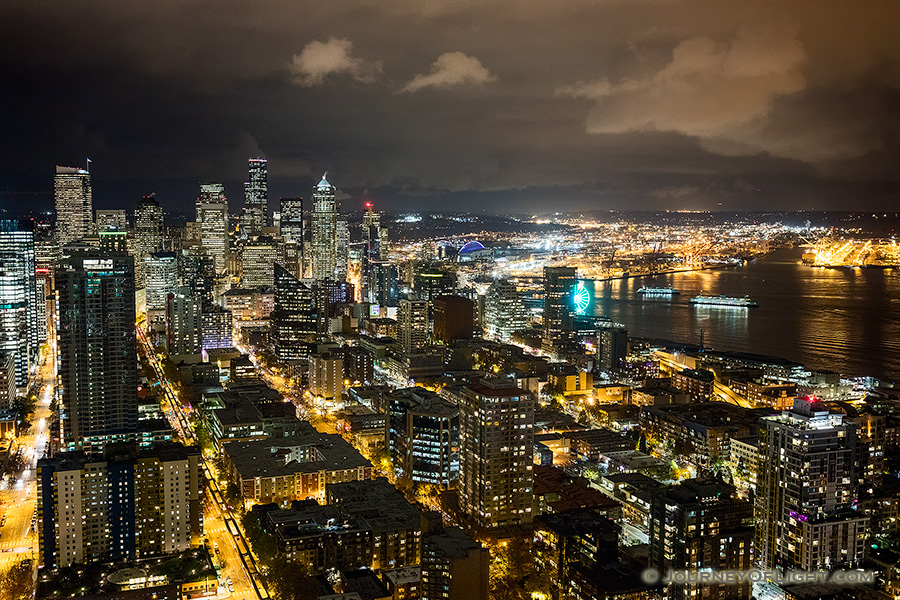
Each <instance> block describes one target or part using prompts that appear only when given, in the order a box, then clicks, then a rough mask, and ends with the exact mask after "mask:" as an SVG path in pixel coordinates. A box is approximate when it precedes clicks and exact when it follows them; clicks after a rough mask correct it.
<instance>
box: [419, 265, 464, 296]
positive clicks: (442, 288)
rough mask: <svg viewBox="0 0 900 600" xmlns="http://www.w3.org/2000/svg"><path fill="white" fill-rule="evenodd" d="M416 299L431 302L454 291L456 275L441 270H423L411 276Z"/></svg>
mask: <svg viewBox="0 0 900 600" xmlns="http://www.w3.org/2000/svg"><path fill="white" fill-rule="evenodd" d="M413 289H414V290H415V293H416V298H419V299H420V300H428V301H431V300H432V299H434V298H435V297H436V296H446V295H449V294H453V293H454V292H455V291H456V274H454V273H450V272H447V271H443V270H441V269H423V270H421V271H419V272H418V273H416V274H415V275H413Z"/></svg>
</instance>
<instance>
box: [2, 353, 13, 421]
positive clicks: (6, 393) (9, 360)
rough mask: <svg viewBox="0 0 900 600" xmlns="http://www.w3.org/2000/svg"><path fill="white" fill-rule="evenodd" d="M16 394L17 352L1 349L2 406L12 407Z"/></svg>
mask: <svg viewBox="0 0 900 600" xmlns="http://www.w3.org/2000/svg"><path fill="white" fill-rule="evenodd" d="M16 395H17V394H16V353H15V352H9V351H6V350H0V407H3V408H12V405H13V401H14V400H15V399H16Z"/></svg>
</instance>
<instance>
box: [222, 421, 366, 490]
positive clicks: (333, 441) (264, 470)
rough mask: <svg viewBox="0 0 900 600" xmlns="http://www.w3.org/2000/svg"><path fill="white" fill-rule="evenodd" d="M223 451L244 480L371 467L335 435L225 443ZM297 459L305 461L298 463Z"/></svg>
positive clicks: (308, 434)
mask: <svg viewBox="0 0 900 600" xmlns="http://www.w3.org/2000/svg"><path fill="white" fill-rule="evenodd" d="M223 450H224V452H225V453H226V454H227V455H228V457H229V458H230V459H231V461H232V463H233V464H234V466H235V468H236V469H237V471H238V473H239V474H240V476H241V478H243V479H253V478H256V477H286V476H289V475H295V474H297V473H315V472H318V471H345V470H349V469H357V468H362V467H371V466H372V465H371V463H370V462H369V461H368V460H366V459H365V458H364V457H363V455H362V454H360V453H359V451H358V450H356V448H354V447H353V446H351V445H350V444H349V443H348V442H347V441H345V440H344V438H343V437H341V436H340V435H339V434H336V433H319V432H316V431H313V432H308V433H303V434H299V435H294V436H290V437H284V438H273V439H265V440H254V441H250V442H240V441H236V442H228V443H226V444H225V445H224V446H223ZM298 457H306V460H302V459H300V460H298V459H297V458H298Z"/></svg>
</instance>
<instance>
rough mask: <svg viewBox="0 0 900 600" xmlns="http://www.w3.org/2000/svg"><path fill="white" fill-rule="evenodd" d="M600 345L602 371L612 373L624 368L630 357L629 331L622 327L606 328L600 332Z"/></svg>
mask: <svg viewBox="0 0 900 600" xmlns="http://www.w3.org/2000/svg"><path fill="white" fill-rule="evenodd" d="M598 334H599V335H598V337H599V338H600V340H599V341H600V343H599V344H598V346H599V348H598V350H599V354H600V361H599V362H600V370H602V371H606V372H607V373H612V372H614V371H618V370H619V369H620V368H621V366H622V360H623V359H624V358H625V357H626V356H627V355H628V330H626V329H623V328H622V327H606V328H603V329H601V330H600V331H599V332H598Z"/></svg>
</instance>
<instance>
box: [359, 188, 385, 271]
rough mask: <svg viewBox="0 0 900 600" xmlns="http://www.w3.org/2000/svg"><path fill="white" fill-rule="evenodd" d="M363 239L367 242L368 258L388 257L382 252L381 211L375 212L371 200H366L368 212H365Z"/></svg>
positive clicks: (379, 258) (380, 258)
mask: <svg viewBox="0 0 900 600" xmlns="http://www.w3.org/2000/svg"><path fill="white" fill-rule="evenodd" d="M363 241H365V243H366V258H368V259H369V260H384V259H385V258H386V257H385V256H383V255H382V252H381V213H379V212H375V209H374V207H373V206H372V203H371V202H366V212H364V213H363Z"/></svg>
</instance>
